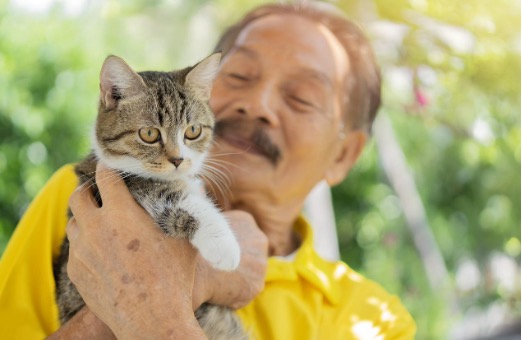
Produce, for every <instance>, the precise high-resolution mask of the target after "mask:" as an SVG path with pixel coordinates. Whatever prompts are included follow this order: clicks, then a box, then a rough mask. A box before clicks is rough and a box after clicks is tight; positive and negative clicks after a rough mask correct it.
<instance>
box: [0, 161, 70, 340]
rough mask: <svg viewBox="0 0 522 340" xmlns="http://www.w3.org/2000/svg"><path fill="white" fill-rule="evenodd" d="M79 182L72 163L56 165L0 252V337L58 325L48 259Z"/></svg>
mask: <svg viewBox="0 0 522 340" xmlns="http://www.w3.org/2000/svg"><path fill="white" fill-rule="evenodd" d="M77 183H78V181H77V178H76V176H75V174H74V170H73V167H72V166H71V165H67V166H64V167H62V168H61V169H60V170H58V171H57V172H56V173H55V174H54V175H53V177H51V179H50V180H49V182H48V183H47V184H46V185H45V187H44V188H43V189H42V190H41V191H40V192H39V194H38V195H37V197H36V198H35V199H34V201H33V202H32V203H31V204H30V205H29V207H28V209H27V210H26V212H25V214H24V216H23V217H22V219H21V220H20V222H19V224H18V226H17V227H16V229H15V232H14V233H13V236H12V237H11V239H10V241H9V244H8V245H7V248H6V249H5V252H4V254H3V255H2V259H1V260H0V338H1V339H42V338H44V337H46V336H47V335H49V334H51V333H53V332H54V331H56V330H57V329H58V327H59V319H58V308H57V306H56V302H55V281H54V277H53V266H52V264H53V258H55V257H56V255H57V254H58V253H59V251H60V247H61V244H62V242H63V239H64V237H65V227H66V225H67V220H68V218H67V209H68V201H69V197H70V195H71V194H72V192H73V191H74V189H75V188H76V186H77Z"/></svg>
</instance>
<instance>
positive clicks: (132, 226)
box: [67, 165, 268, 338]
mask: <svg viewBox="0 0 522 340" xmlns="http://www.w3.org/2000/svg"><path fill="white" fill-rule="evenodd" d="M96 181H97V183H98V187H99V190H100V194H101V196H102V201H103V207H99V206H98V205H97V203H96V201H95V199H94V197H93V196H92V192H91V191H90V190H89V189H87V188H85V187H80V188H78V189H77V190H76V191H75V193H74V194H73V195H72V197H71V199H70V206H71V210H72V212H73V214H74V216H75V217H74V218H72V219H71V221H70V222H69V224H68V226H67V234H68V237H69V241H70V253H69V264H68V272H69V277H70V278H71V280H72V282H73V283H74V284H75V285H76V287H77V289H78V291H79V292H80V294H81V295H82V297H83V299H84V300H85V302H86V304H87V306H88V307H86V308H84V310H85V312H84V313H86V315H88V314H87V312H88V313H94V314H95V315H96V316H97V318H99V319H100V320H101V321H103V323H105V324H107V326H108V327H110V329H111V330H112V331H113V332H114V334H115V335H116V336H117V337H118V338H120V337H125V338H129V337H132V336H140V334H141V335H148V336H152V335H153V334H158V336H159V337H180V338H181V337H183V336H184V335H183V334H185V335H186V334H191V337H192V338H194V337H196V336H197V335H202V333H201V329H199V327H198V325H197V322H196V320H195V318H194V315H193V313H192V311H193V310H195V309H197V308H198V307H199V306H200V305H201V304H202V303H204V302H207V301H208V302H211V303H213V304H220V305H224V306H228V307H231V308H240V307H242V306H244V305H246V304H247V303H249V302H250V301H251V300H252V299H253V298H254V297H255V296H256V295H257V294H258V293H259V292H260V291H261V290H262V289H263V287H264V276H265V271H266V263H267V249H268V241H267V238H266V236H265V235H264V234H263V232H262V231H261V230H259V228H258V227H257V224H256V223H255V220H254V219H253V217H252V216H251V215H250V214H248V213H245V212H242V211H229V212H226V213H225V216H226V217H227V220H228V221H229V222H230V225H231V227H232V229H233V230H234V233H235V235H236V238H237V239H238V242H239V243H240V246H241V251H242V254H241V262H240V264H239V267H238V269H237V270H235V271H233V272H224V271H219V270H216V269H213V268H212V267H211V266H210V264H209V263H208V262H206V261H205V260H204V259H203V258H202V257H201V256H200V255H198V253H197V250H196V249H195V248H194V247H192V246H191V245H190V244H189V242H188V241H187V240H182V239H175V238H171V237H166V236H165V235H164V234H163V233H162V232H161V230H160V229H159V228H158V227H157V225H156V224H155V223H154V221H153V220H152V218H151V217H150V216H149V215H148V214H147V213H146V212H145V211H144V210H143V209H142V208H141V207H140V206H139V205H138V203H136V201H135V200H134V198H133V197H132V195H131V194H130V193H129V191H128V189H127V187H126V186H125V184H124V183H123V181H122V180H121V178H120V177H119V175H118V174H117V173H116V172H113V171H110V170H108V169H106V168H104V167H103V166H100V165H99V166H98V169H97V179H96ZM89 310H90V311H89ZM74 319H76V320H77V321H78V320H79V321H81V320H82V319H81V318H76V317H75V318H73V319H72V320H71V321H73V320H74ZM91 319H94V320H95V321H96V320H97V319H96V317H94V316H93V317H91ZM101 321H99V320H98V322H100V323H101ZM100 329H101V330H104V331H105V332H107V331H108V330H107V329H104V328H103V327H100ZM171 330H174V333H175V334H174V333H172V334H171V332H170V331H171ZM184 330H185V331H184ZM139 332H141V333H139ZM154 332H157V333H154ZM189 332H190V333H189Z"/></svg>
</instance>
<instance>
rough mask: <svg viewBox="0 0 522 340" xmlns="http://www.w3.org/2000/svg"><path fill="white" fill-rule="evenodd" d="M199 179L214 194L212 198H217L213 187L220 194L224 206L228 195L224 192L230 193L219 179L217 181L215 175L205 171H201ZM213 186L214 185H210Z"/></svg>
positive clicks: (227, 187)
mask: <svg viewBox="0 0 522 340" xmlns="http://www.w3.org/2000/svg"><path fill="white" fill-rule="evenodd" d="M201 178H202V179H203V180H204V181H205V182H206V183H207V186H208V187H210V190H211V191H212V193H213V194H214V196H217V195H216V194H217V193H216V192H215V191H214V187H215V188H217V190H218V191H219V193H220V194H221V197H223V200H224V201H225V203H226V204H228V195H226V193H225V192H228V193H230V188H229V186H227V185H226V184H224V183H222V182H221V180H220V179H218V178H217V177H216V176H215V175H213V174H211V173H209V172H207V169H205V170H203V171H202V173H201ZM212 184H214V185H212Z"/></svg>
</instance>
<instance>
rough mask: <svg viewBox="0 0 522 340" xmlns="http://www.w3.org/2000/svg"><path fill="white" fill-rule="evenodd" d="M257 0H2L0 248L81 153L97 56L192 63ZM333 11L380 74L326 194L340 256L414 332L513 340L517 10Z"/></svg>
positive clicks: (411, 4)
mask: <svg viewBox="0 0 522 340" xmlns="http://www.w3.org/2000/svg"><path fill="white" fill-rule="evenodd" d="M263 2H264V1H251V0H249V1H246V0H214V1H210V0H190V1H188V0H184V1H183V0H177V1H176V0H173V1H166V0H165V1H162V0H156V1H145V0H133V1H116V0H113V1H101V0H96V1H94V0H91V1H87V0H74V1H71V0H61V1H60V0H13V1H7V0H0V174H1V181H0V252H2V251H3V249H4V248H5V246H6V244H7V242H8V240H9V237H10V235H11V233H12V232H13V230H14V228H15V225H16V223H17V220H18V219H19V217H20V216H21V214H22V213H23V212H24V210H25V208H26V207H27V204H28V203H29V202H30V200H31V199H32V198H33V197H34V195H35V194H37V192H38V190H39V189H40V188H41V187H42V186H43V185H44V183H45V182H46V180H47V179H48V178H49V177H50V176H51V174H52V173H53V172H54V171H55V170H56V169H58V168H59V167H60V166H61V165H63V164H66V163H69V162H74V161H77V160H78V159H80V158H81V157H82V155H85V154H86V153H87V152H88V146H89V134H90V126H91V125H92V123H93V121H94V118H95V115H96V104H97V96H98V74H99V69H100V67H101V65H102V62H103V60H104V58H105V57H106V56H107V55H109V54H116V55H119V56H121V57H123V58H124V59H125V60H127V61H128V63H129V64H130V65H132V66H133V67H135V68H136V69H138V70H144V69H157V70H168V69H174V68H178V67H181V66H186V65H188V64H193V63H194V62H195V61H197V60H199V59H201V58H203V57H204V56H205V55H206V54H208V53H209V52H210V51H211V50H212V48H213V45H214V43H215V42H216V39H217V37H218V35H219V33H220V32H221V31H222V30H223V29H224V28H225V27H226V26H227V25H229V24H230V23H232V22H233V21H234V20H235V19H237V18H239V17H240V16H241V15H242V14H243V13H244V12H245V11H246V10H248V9H250V8H252V7H254V6H255V5H257V4H260V3H263ZM331 3H333V4H335V5H336V6H337V7H339V8H340V9H341V10H342V11H344V12H345V13H346V14H347V15H348V16H349V17H351V18H353V19H354V20H355V21H357V22H359V23H360V25H361V26H362V27H363V28H364V30H365V31H366V32H367V35H368V36H369V37H370V39H371V41H372V43H373V45H374V48H375V51H376V53H377V56H378V59H379V61H380V64H381V67H382V73H383V80H384V83H383V84H384V88H383V94H384V105H383V108H382V110H381V112H380V116H379V118H378V120H377V122H376V124H375V127H374V138H373V140H372V141H371V142H370V143H369V144H368V147H367V150H366V151H365V153H364V155H363V157H362V159H361V160H360V162H359V163H358V164H357V166H356V168H355V169H354V171H352V173H351V175H350V176H349V178H348V179H347V180H346V181H345V182H344V183H343V184H342V185H340V186H339V187H336V188H334V189H333V197H334V205H335V212H336V220H337V228H338V234H339V242H340V249H341V256H342V259H343V260H344V261H345V262H347V263H348V264H349V265H350V266H351V267H353V268H354V269H356V270H358V271H360V272H361V273H363V274H364V275H366V276H368V277H370V278H372V279H374V280H376V281H378V282H379V283H381V284H382V285H383V286H384V287H386V289H387V290H389V291H390V292H392V293H394V294H397V295H399V296H400V297H401V299H402V301H403V302H404V304H405V305H406V306H407V308H408V309H409V310H410V311H411V313H412V314H413V316H414V318H415V319H416V321H417V325H418V328H419V330H418V339H476V338H479V337H484V338H487V337H488V336H489V337H490V338H500V335H499V334H500V333H502V332H506V331H509V330H510V329H511V330H512V329H515V330H518V331H517V332H518V334H520V206H521V202H520V3H519V2H518V1H515V0H509V1H508V0H496V1H484V0H461V1H455V0H436V1H428V0H393V1H390V0H373V1H372V0H353V1H352V0H342V1H337V2H336V1H331ZM518 338H520V335H519V336H518Z"/></svg>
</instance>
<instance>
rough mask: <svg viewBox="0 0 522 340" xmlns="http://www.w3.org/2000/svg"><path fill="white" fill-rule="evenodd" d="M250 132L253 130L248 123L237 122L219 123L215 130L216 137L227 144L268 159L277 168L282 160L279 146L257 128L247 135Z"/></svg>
mask: <svg viewBox="0 0 522 340" xmlns="http://www.w3.org/2000/svg"><path fill="white" fill-rule="evenodd" d="M249 130H252V129H251V128H249V126H248V124H247V123H246V122H242V121H237V120H221V121H218V122H216V126H215V128H214V132H215V134H216V136H217V137H219V138H220V139H221V140H223V141H224V142H226V143H227V144H229V145H231V146H233V147H235V148H237V149H240V150H242V151H244V152H248V153H251V154H255V155H259V156H262V157H264V158H267V159H268V160H269V161H270V162H271V163H272V164H273V165H274V166H276V165H277V164H278V163H279V160H280V159H281V151H280V150H279V148H278V147H277V145H276V144H275V143H273V142H272V140H271V139H270V137H269V136H268V135H267V134H266V133H265V132H264V131H263V130H262V129H260V128H256V129H254V130H253V131H252V133H250V134H248V133H245V131H249ZM245 135H246V136H245ZM248 135H250V136H248Z"/></svg>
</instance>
